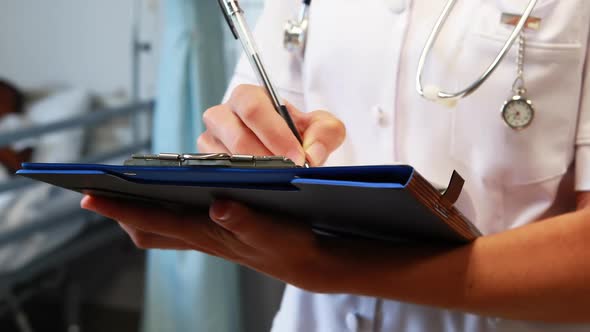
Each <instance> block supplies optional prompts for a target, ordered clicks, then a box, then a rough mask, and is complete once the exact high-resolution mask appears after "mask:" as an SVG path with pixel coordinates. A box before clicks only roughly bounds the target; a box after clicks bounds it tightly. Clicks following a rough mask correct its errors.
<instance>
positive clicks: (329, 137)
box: [303, 111, 346, 166]
mask: <svg viewBox="0 0 590 332" xmlns="http://www.w3.org/2000/svg"><path fill="white" fill-rule="evenodd" d="M309 115H310V118H309V124H308V126H307V128H306V130H305V133H304V138H303V149H304V150H305V154H306V157H307V159H308V160H309V162H310V163H311V165H312V166H321V165H323V164H324V163H325V162H326V159H328V156H329V155H330V154H331V153H332V152H334V150H336V149H337V148H338V147H339V146H340V145H341V144H342V142H343V141H344V138H345V137H346V128H345V127H344V124H343V123H342V121H340V120H339V119H338V118H336V117H335V116H334V115H332V114H331V113H329V112H326V111H314V112H311V113H310V114H309Z"/></svg>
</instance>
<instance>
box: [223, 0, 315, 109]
mask: <svg viewBox="0 0 590 332" xmlns="http://www.w3.org/2000/svg"><path fill="white" fill-rule="evenodd" d="M300 5H301V1H300V0H267V1H265V6H264V10H263V11H262V14H261V15H260V17H259V19H258V22H257V24H256V28H255V30H254V38H255V40H256V43H257V44H258V48H259V51H260V55H261V58H262V61H263V63H264V65H265V67H266V69H267V74H268V75H269V76H270V79H271V80H272V81H273V84H274V85H275V87H276V88H277V89H278V93H279V95H280V96H281V98H283V99H286V100H288V101H289V102H290V103H292V104H293V105H295V107H297V108H298V109H300V110H301V111H304V110H305V108H304V103H303V89H302V81H301V72H302V70H301V65H302V61H301V60H300V59H298V58H297V57H295V56H294V55H292V54H291V53H289V52H288V51H286V50H285V49H284V47H283V27H284V25H285V23H286V21H287V20H288V19H293V18H296V17H297V13H298V10H299V6H300ZM246 15H248V13H246ZM235 42H236V43H239V41H237V40H236V41H235ZM240 47H241V45H240ZM240 84H256V85H258V84H259V83H258V81H257V79H256V75H255V74H254V72H253V70H252V68H251V66H250V62H249V61H248V59H247V58H246V57H245V56H244V54H243V53H242V55H241V56H240V60H239V62H238V65H237V67H236V70H235V72H234V75H233V78H232V80H231V81H230V84H229V86H228V89H227V91H226V94H225V97H224V100H227V98H229V95H230V94H231V92H232V90H233V89H234V88H235V87H236V86H237V85H240Z"/></svg>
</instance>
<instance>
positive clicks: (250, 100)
mask: <svg viewBox="0 0 590 332" xmlns="http://www.w3.org/2000/svg"><path fill="white" fill-rule="evenodd" d="M228 104H229V105H230V106H231V108H232V110H233V112H235V113H236V114H237V115H238V117H239V118H240V119H241V120H242V122H243V123H244V124H245V125H246V126H247V127H248V128H250V130H251V131H252V132H253V133H254V134H255V135H256V136H257V137H258V139H259V140H260V142H262V144H264V146H265V147H266V148H267V149H268V150H269V151H270V152H271V153H272V154H274V155H280V156H285V157H287V158H289V159H291V160H293V161H294V162H295V163H297V164H303V162H304V161H305V154H304V152H303V148H302V147H301V144H300V143H299V141H297V138H296V137H295V135H293V133H292V132H291V130H290V129H289V126H288V125H287V123H286V122H285V120H284V119H283V118H282V117H281V116H280V115H279V114H278V113H277V111H276V110H275V109H274V107H273V105H272V103H271V101H270V99H269V97H268V95H267V94H266V93H265V92H264V91H263V90H262V89H261V88H260V87H255V86H252V85H240V86H238V87H237V88H236V89H235V90H234V91H233V93H232V95H231V97H230V99H229V100H228ZM291 112H295V110H293V109H292V110H291Z"/></svg>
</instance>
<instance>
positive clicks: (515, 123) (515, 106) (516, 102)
mask: <svg viewBox="0 0 590 332" xmlns="http://www.w3.org/2000/svg"><path fill="white" fill-rule="evenodd" d="M534 117H535V109H534V108H533V104H532V102H531V101H530V100H527V99H526V98H524V97H522V96H514V97H512V99H510V100H509V101H507V102H506V103H505V104H504V106H503V107H502V118H503V119H504V122H505V123H506V124H507V125H508V126H509V127H510V128H512V129H515V130H521V129H524V128H526V127H528V126H529V125H530V124H531V122H533V118H534Z"/></svg>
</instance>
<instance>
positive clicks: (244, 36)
mask: <svg viewBox="0 0 590 332" xmlns="http://www.w3.org/2000/svg"><path fill="white" fill-rule="evenodd" d="M218 2H219V5H220V7H221V11H222V12H223V15H224V17H225V20H226V21H227V24H228V25H229V28H230V30H231V32H232V34H233V35H234V38H235V39H238V40H239V41H240V42H241V44H242V47H243V48H244V52H245V53H246V56H247V57H248V60H249V61H250V65H251V66H252V69H253V70H254V72H255V73H256V75H257V76H258V80H259V82H260V84H262V85H263V86H264V88H265V89H266V92H267V93H268V95H269V97H270V99H271V101H272V104H273V106H274V108H275V110H276V111H277V112H278V113H279V114H280V115H281V117H282V118H283V119H285V122H287V126H289V129H291V132H293V135H295V137H296V138H297V140H298V141H299V143H300V144H301V145H303V139H302V138H301V135H299V131H298V130H297V127H295V123H294V122H293V119H292V118H291V116H290V115H289V111H287V107H286V106H285V105H283V104H282V103H281V98H280V96H279V94H278V92H277V90H276V89H275V88H274V85H273V84H272V81H271V80H270V77H269V76H268V74H267V72H266V69H265V68H264V65H263V64H262V59H261V57H260V53H259V52H258V49H257V47H256V44H255V42H254V37H253V36H252V33H251V32H250V29H249V28H248V23H247V22H246V20H245V18H244V11H243V10H242V8H241V7H240V5H239V3H238V1H237V0H218ZM304 167H306V168H307V167H309V163H308V162H307V161H305V164H304Z"/></svg>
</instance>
